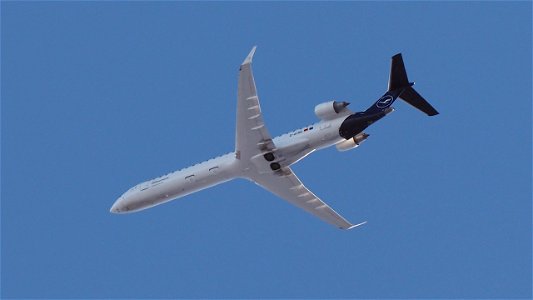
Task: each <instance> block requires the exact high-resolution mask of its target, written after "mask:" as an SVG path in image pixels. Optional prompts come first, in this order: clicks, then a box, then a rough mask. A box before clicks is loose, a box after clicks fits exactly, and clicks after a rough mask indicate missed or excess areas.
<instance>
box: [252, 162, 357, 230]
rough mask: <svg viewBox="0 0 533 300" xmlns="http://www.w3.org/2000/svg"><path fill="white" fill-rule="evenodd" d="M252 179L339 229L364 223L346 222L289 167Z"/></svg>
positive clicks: (350, 227)
mask: <svg viewBox="0 0 533 300" xmlns="http://www.w3.org/2000/svg"><path fill="white" fill-rule="evenodd" d="M253 180H254V181H255V182H256V183H257V184H258V185H260V186H261V187H263V188H264V189H266V190H268V191H270V192H272V193H274V194H276V195H278V196H279V197H280V198H283V199H284V200H286V201H288V202H290V203H291V204H293V205H295V206H297V207H299V208H301V209H303V210H305V211H307V212H308V213H310V214H312V215H315V216H317V217H319V218H320V219H322V220H323V221H326V222H327V223H330V224H332V225H334V226H337V227H339V228H341V229H352V228H354V227H357V226H359V225H363V224H365V223H366V222H363V223H360V224H356V225H353V224H351V223H350V222H348V221H347V220H346V219H344V218H343V217H342V216H341V215H339V214H338V213H337V212H335V211H334V210H333V209H332V208H331V207H329V205H327V204H326V203H324V202H323V201H322V200H320V198H318V197H317V196H316V195H315V194H313V192H311V191H310V190H308V189H307V188H306V187H305V186H304V185H303V183H302V182H301V181H300V179H298V177H296V175H295V174H294V172H292V170H291V169H290V168H282V169H281V170H280V171H279V172H276V173H270V174H260V175H258V176H257V177H255V178H253Z"/></svg>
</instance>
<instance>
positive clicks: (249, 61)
mask: <svg viewBox="0 0 533 300" xmlns="http://www.w3.org/2000/svg"><path fill="white" fill-rule="evenodd" d="M255 49H257V46H254V47H253V48H252V51H250V53H249V54H248V56H246V59H244V61H243V62H242V64H243V65H246V64H250V63H252V59H253V57H254V54H255Z"/></svg>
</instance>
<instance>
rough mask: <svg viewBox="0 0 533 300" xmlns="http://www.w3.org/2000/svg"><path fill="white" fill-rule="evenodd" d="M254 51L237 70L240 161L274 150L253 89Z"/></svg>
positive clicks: (238, 153) (236, 146)
mask: <svg viewBox="0 0 533 300" xmlns="http://www.w3.org/2000/svg"><path fill="white" fill-rule="evenodd" d="M255 49H256V47H254V48H253V49H252V51H250V54H248V56H247V57H246V59H245V60H244V62H243V63H242V65H241V67H240V69H239V86H238V92H237V129H236V138H235V151H236V153H237V157H238V158H240V159H242V160H245V159H250V158H251V157H252V156H254V155H257V154H258V153H263V152H267V151H272V150H274V148H275V146H274V143H273V142H272V137H271V136H270V133H269V132H268V130H267V128H266V127H265V122H264V121H263V115H262V114H261V106H260V105H259V98H258V97H257V90H256V88H255V81H254V76H253V73H252V58H253V56H254V53H255Z"/></svg>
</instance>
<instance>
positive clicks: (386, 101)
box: [365, 53, 439, 116]
mask: <svg viewBox="0 0 533 300" xmlns="http://www.w3.org/2000/svg"><path fill="white" fill-rule="evenodd" d="M414 84H415V83H414V82H409V79H408V78H407V72H406V71H405V65H404V63H403V58H402V54H401V53H398V54H396V55H394V56H393V57H392V62H391V69H390V74H389V86H388V90H387V92H386V93H385V95H383V96H382V97H381V98H379V99H378V101H376V103H374V104H373V105H372V106H371V107H369V108H368V109H367V110H366V111H365V113H379V112H382V111H384V110H385V109H387V108H388V107H390V106H391V105H392V103H394V101H395V100H396V99H397V98H398V97H400V98H401V99H402V100H404V101H405V102H407V103H409V104H411V105H412V106H414V107H415V108H417V109H419V110H421V111H422V112H424V113H426V114H427V115H428V116H434V115H437V114H439V113H438V112H437V110H435V108H433V106H431V104H429V103H428V102H427V101H426V100H425V99H424V98H423V97H422V96H420V94H419V93H417V92H416V91H415V89H414V88H413V85H414Z"/></svg>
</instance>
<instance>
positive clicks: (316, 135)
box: [110, 116, 346, 213]
mask: <svg viewBox="0 0 533 300" xmlns="http://www.w3.org/2000/svg"><path fill="white" fill-rule="evenodd" d="M344 119H346V116H343V117H340V118H337V119H334V120H328V121H321V122H318V123H315V124H313V125H311V126H308V127H305V128H301V129H298V130H294V131H291V132H289V133H286V134H283V135H281V136H278V137H275V138H273V142H274V144H275V145H276V147H277V151H276V154H277V156H279V157H283V159H282V160H281V161H279V163H280V165H281V167H288V166H290V165H292V164H294V163H296V162H298V161H299V160H301V159H302V158H304V157H306V156H307V155H308V154H310V153H311V152H313V151H315V150H320V149H323V148H327V147H330V146H333V145H335V144H337V143H339V142H342V141H345V139H344V138H343V137H341V136H340V135H339V127H340V125H341V124H342V122H343V121H344ZM238 156H239V153H235V152H231V153H227V154H224V155H221V156H218V157H215V158H212V159H209V160H207V161H203V162H201V163H198V164H195V165H193V166H190V167H187V168H184V169H181V170H178V171H175V172H172V173H170V174H167V175H164V176H161V177H158V178H155V179H153V180H148V181H145V182H143V183H140V184H138V185H136V186H134V187H132V188H131V189H129V190H128V191H127V192H125V193H124V194H123V195H122V196H120V198H118V200H117V201H116V202H115V204H113V206H112V207H111V210H110V211H111V212H113V213H128V212H136V211H139V210H143V209H147V208H150V207H153V206H156V205H158V204H162V203H165V202H168V201H171V200H174V199H177V198H180V197H183V196H186V195H189V194H191V193H194V192H197V191H200V190H203V189H206V188H209V187H212V186H214V185H217V184H220V183H223V182H226V181H229V180H232V179H234V178H244V179H248V180H251V181H253V179H254V176H255V174H257V173H259V174H260V173H267V172H274V171H273V170H272V169H271V167H270V162H268V161H267V160H266V159H264V157H263V155H258V156H256V157H255V158H252V159H251V162H252V163H251V164H250V163H249V162H246V163H242V161H241V160H240V159H239V158H238ZM252 168H254V169H252Z"/></svg>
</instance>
